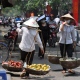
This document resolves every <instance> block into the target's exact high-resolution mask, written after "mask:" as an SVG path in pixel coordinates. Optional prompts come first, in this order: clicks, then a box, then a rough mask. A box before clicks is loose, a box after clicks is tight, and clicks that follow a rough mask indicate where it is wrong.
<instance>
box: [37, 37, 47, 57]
mask: <svg viewBox="0 0 80 80" xmlns="http://www.w3.org/2000/svg"><path fill="white" fill-rule="evenodd" d="M46 43H47V39H46V38H45V39H44V38H43V40H42V44H43V47H44V53H45V49H46ZM40 56H41V57H42V58H44V54H42V52H41V49H40V48H39V52H38V57H40Z"/></svg>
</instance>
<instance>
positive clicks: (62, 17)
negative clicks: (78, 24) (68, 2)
mask: <svg viewBox="0 0 80 80" xmlns="http://www.w3.org/2000/svg"><path fill="white" fill-rule="evenodd" d="M64 18H70V19H72V20H75V19H74V18H73V17H72V16H71V15H70V14H65V15H63V16H61V18H60V20H63V19H64Z"/></svg>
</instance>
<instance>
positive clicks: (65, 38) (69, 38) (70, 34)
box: [59, 24, 76, 44]
mask: <svg viewBox="0 0 80 80" xmlns="http://www.w3.org/2000/svg"><path fill="white" fill-rule="evenodd" d="M60 27H62V24H61V25H60ZM59 33H60V40H59V43H63V44H72V43H73V41H76V36H75V29H74V26H73V25H70V26H66V25H64V28H63V31H61V30H60V28H59Z"/></svg>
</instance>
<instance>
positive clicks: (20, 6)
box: [3, 0, 70, 16]
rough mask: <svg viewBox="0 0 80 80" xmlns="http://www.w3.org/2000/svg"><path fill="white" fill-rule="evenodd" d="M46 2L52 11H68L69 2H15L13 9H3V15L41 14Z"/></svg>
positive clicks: (56, 0)
mask: <svg viewBox="0 0 80 80" xmlns="http://www.w3.org/2000/svg"><path fill="white" fill-rule="evenodd" d="M46 1H47V2H48V3H49V4H50V5H51V7H52V9H53V10H54V11H56V10H57V11H58V10H59V11H61V10H66V9H68V4H67V3H69V2H70V0H23V1H22V0H15V5H14V7H13V8H5V9H3V13H4V14H7V15H13V16H15V15H20V14H22V13H25V12H31V11H33V12H35V13H36V14H40V13H43V10H44V9H45V8H46V6H45V2H46Z"/></svg>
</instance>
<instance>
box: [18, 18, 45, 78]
mask: <svg viewBox="0 0 80 80" xmlns="http://www.w3.org/2000/svg"><path fill="white" fill-rule="evenodd" d="M23 24H24V26H26V27H24V26H23V27H22V28H21V29H20V28H18V29H17V32H18V33H22V39H21V42H20V44H19V48H20V53H21V60H22V61H23V62H24V61H25V59H26V57H27V61H26V62H27V64H28V65H31V64H32V62H33V57H34V53H35V41H36V42H37V43H38V45H39V47H40V49H41V52H42V54H43V53H44V50H43V45H42V42H41V39H40V37H39V34H38V31H37V29H36V28H38V27H39V25H38V24H37V22H36V21H35V20H34V19H33V18H31V19H29V20H27V21H25V22H24V23H23ZM21 77H26V78H29V73H28V72H27V71H26V70H25V69H23V71H22V73H21Z"/></svg>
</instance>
